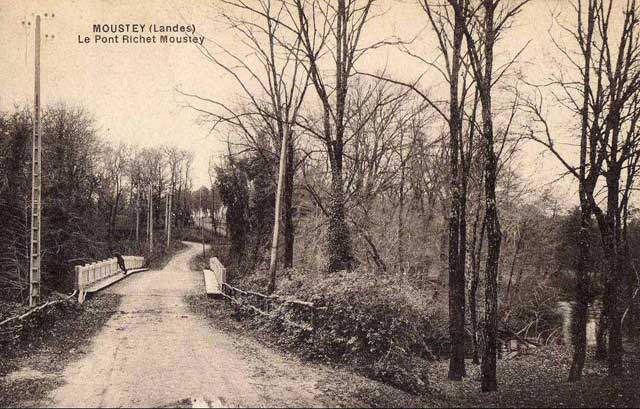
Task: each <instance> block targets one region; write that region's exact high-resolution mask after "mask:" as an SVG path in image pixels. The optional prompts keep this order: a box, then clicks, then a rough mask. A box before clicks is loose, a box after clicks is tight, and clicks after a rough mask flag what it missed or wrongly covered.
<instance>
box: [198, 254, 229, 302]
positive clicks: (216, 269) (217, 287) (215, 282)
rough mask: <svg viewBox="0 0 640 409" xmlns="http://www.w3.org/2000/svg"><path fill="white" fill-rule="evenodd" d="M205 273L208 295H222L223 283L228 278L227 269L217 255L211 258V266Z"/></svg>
mask: <svg viewBox="0 0 640 409" xmlns="http://www.w3.org/2000/svg"><path fill="white" fill-rule="evenodd" d="M202 272H203V273H204V286H205V291H206V293H207V295H209V296H213V297H217V296H221V295H222V285H223V284H224V283H225V282H226V280H227V270H226V269H225V268H224V266H223V265H222V263H221V262H220V260H218V258H217V257H212V258H210V259H209V268H208V269H204V270H203V271H202Z"/></svg>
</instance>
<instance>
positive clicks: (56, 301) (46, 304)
mask: <svg viewBox="0 0 640 409" xmlns="http://www.w3.org/2000/svg"><path fill="white" fill-rule="evenodd" d="M75 295H76V291H75V290H74V291H73V293H72V294H71V295H69V296H66V297H65V298H63V299H61V300H54V301H48V302H46V303H44V304H41V305H38V306H36V307H33V308H32V309H30V310H29V311H27V312H25V313H24V314H22V315H17V316H15V317H11V318H7V319H6V320H4V321H2V322H0V327H1V326H3V325H5V324H6V323H8V322H11V321H15V320H19V321H22V320H24V319H25V318H27V317H28V316H29V315H31V314H33V313H34V312H36V311H40V310H42V309H44V308H46V307H48V306H51V305H54V304H58V303H61V302H67V301H69V299H71V298H73V296H75Z"/></svg>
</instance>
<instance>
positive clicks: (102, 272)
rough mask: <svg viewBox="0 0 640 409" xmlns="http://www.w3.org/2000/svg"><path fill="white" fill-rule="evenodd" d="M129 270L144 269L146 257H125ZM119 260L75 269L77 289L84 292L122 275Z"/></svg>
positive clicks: (114, 259) (104, 261)
mask: <svg viewBox="0 0 640 409" xmlns="http://www.w3.org/2000/svg"><path fill="white" fill-rule="evenodd" d="M122 258H123V259H124V265H125V267H126V268H127V270H133V269H138V268H142V267H143V266H144V257H138V256H123V257H122ZM120 272H121V270H120V266H118V259H117V258H115V257H112V258H109V259H106V260H102V261H98V262H95V263H89V264H85V265H82V266H76V267H75V288H76V290H78V291H82V290H84V289H85V288H87V287H89V286H91V285H92V284H94V283H96V282H98V281H100V280H103V279H105V278H108V277H111V276H114V275H116V274H118V273H120Z"/></svg>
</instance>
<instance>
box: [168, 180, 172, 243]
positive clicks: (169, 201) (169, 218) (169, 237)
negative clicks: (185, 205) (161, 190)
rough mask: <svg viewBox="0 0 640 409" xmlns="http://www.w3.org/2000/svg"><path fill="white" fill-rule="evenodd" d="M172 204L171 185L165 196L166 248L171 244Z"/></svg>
mask: <svg viewBox="0 0 640 409" xmlns="http://www.w3.org/2000/svg"><path fill="white" fill-rule="evenodd" d="M172 206H173V192H172V191H171V187H170V188H169V195H168V196H167V248H168V247H169V245H170V244H171V207H172Z"/></svg>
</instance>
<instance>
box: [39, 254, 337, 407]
mask: <svg viewBox="0 0 640 409" xmlns="http://www.w3.org/2000/svg"><path fill="white" fill-rule="evenodd" d="M199 251H201V247H200V245H199V244H196V243H193V244H189V247H188V248H187V249H186V250H184V251H182V252H181V253H179V254H178V255H177V256H175V257H174V258H173V259H172V260H171V261H170V262H169V264H168V265H167V266H166V267H165V268H164V269H162V270H157V271H148V272H144V273H139V274H136V275H133V276H131V277H129V278H127V279H125V280H122V281H121V282H119V283H117V284H115V285H114V286H113V287H111V288H109V289H107V290H105V291H108V292H112V293H117V294H120V295H122V302H121V304H120V307H119V309H120V311H119V312H118V313H116V314H114V315H113V317H112V318H111V319H110V320H109V321H108V322H107V324H106V325H105V326H104V327H103V328H102V329H101V330H100V332H99V333H98V334H97V335H96V336H95V338H94V339H93V340H92V341H91V344H90V347H89V348H88V352H87V353H86V354H85V355H83V356H82V357H81V358H80V359H79V360H77V361H75V362H72V363H71V364H69V365H68V366H67V367H66V368H65V370H64V372H63V374H62V378H63V384H62V386H61V387H59V388H58V389H55V390H53V391H51V392H50V394H49V396H48V399H47V400H46V401H45V402H42V404H43V405H47V406H54V407H79V406H82V407H121V406H124V407H140V406H143V407H161V406H173V405H176V404H178V402H183V403H184V402H187V401H188V402H190V403H191V404H193V406H195V407H207V406H212V407H213V406H217V407H220V406H225V407H237V406H244V407H246V406H250V407H261V406H270V407H273V406H297V407H311V406H327V405H334V403H332V402H331V401H330V400H328V398H326V397H325V396H323V394H322V392H321V391H320V390H319V388H318V383H319V380H320V379H326V377H327V373H323V372H324V371H325V370H324V369H319V368H318V366H310V365H305V364H303V363H301V362H300V361H297V360H295V359H293V358H287V357H284V356H283V355H281V354H279V353H276V352H274V351H272V350H270V349H268V348H266V347H264V346H262V345H261V344H259V343H257V342H255V341H252V340H250V339H248V338H245V337H238V336H234V335H232V334H230V333H226V332H223V331H221V330H219V329H217V328H216V327H215V325H211V323H210V322H208V321H207V320H206V318H205V317H200V316H198V315H194V314H193V313H191V312H190V310H189V307H188V305H187V304H186V302H185V296H186V295H189V294H196V293H202V291H203V288H202V287H203V279H202V274H201V273H200V272H197V271H191V270H190V269H189V260H190V259H191V258H192V257H193V256H194V255H196V254H197V253H198V252H199Z"/></svg>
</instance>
